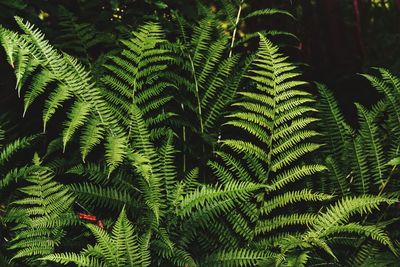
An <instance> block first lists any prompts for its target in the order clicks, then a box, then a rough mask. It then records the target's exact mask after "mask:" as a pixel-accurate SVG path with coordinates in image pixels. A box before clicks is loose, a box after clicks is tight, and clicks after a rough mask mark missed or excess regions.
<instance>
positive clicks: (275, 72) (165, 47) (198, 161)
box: [0, 1, 400, 266]
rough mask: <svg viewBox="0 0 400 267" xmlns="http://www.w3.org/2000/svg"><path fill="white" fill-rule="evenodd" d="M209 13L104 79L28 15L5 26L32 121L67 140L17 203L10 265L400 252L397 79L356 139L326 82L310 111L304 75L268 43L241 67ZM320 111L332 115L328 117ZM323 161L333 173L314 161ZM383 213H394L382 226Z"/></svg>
mask: <svg viewBox="0 0 400 267" xmlns="http://www.w3.org/2000/svg"><path fill="white" fill-rule="evenodd" d="M223 2H224V4H225V5H226V8H227V9H231V8H230V6H229V5H230V4H228V2H227V1H223ZM240 8H241V6H240V7H239V10H240ZM204 13H205V14H206V15H205V16H204V18H203V19H202V20H201V21H200V22H199V23H196V24H195V25H193V24H190V23H188V22H187V21H186V20H185V19H184V18H183V17H182V16H179V14H177V13H176V14H175V15H176V16H175V17H174V20H175V21H177V22H178V24H177V25H178V26H179V34H178V37H177V38H176V40H174V39H173V38H172V37H171V36H167V35H166V34H165V33H164V30H163V27H162V24H160V23H159V22H149V23H146V24H144V25H143V26H140V27H138V29H137V30H135V31H133V32H132V33H131V35H130V38H129V39H128V40H121V44H122V45H121V46H122V47H120V50H119V52H115V53H113V55H112V56H110V57H107V58H106V59H101V60H100V61H98V63H99V64H98V66H97V67H96V70H95V72H96V73H95V74H92V73H91V71H90V70H89V68H90V66H89V67H87V66H85V65H83V64H81V63H79V61H78V60H77V59H75V58H73V57H72V56H70V55H68V54H66V53H64V52H61V51H59V50H57V49H56V48H54V47H53V46H52V45H50V43H49V41H47V39H46V38H45V37H44V35H43V34H42V33H41V32H40V31H39V30H37V29H35V28H34V26H32V25H31V24H29V23H28V22H24V21H23V20H22V19H21V18H18V17H17V18H16V21H17V23H18V25H19V27H20V28H21V30H22V33H18V32H13V31H10V30H7V29H5V28H0V41H1V44H2V46H3V47H4V49H5V53H6V57H7V60H8V62H9V64H10V65H11V66H12V67H13V68H14V72H15V75H16V78H17V85H16V89H17V91H18V95H22V96H23V98H24V115H29V108H31V107H32V106H33V105H36V106H39V108H40V109H41V110H43V116H42V117H43V130H44V132H51V133H53V135H54V134H55V135H58V136H59V135H60V133H61V136H59V137H56V138H55V139H51V140H50V142H49V143H48V147H47V149H46V150H47V152H46V154H45V156H44V157H43V160H40V159H39V157H38V156H36V157H35V160H34V163H35V164H34V166H33V167H32V168H31V169H29V170H30V172H29V175H28V176H27V177H25V181H26V182H28V183H31V184H32V185H29V186H23V187H22V188H21V189H20V191H22V192H23V193H24V194H26V195H28V196H27V197H24V196H19V195H18V196H16V198H17V199H16V200H14V201H13V204H11V205H10V206H9V207H8V213H7V215H6V217H5V221H6V222H7V223H12V222H13V223H14V224H15V225H16V227H15V228H14V229H13V230H12V232H11V233H13V236H12V238H11V241H10V244H11V246H9V247H8V249H9V250H11V251H12V250H13V249H14V250H16V251H17V252H16V255H15V256H14V260H16V261H17V262H24V263H25V264H30V265H34V264H36V265H37V264H43V265H45V264H48V263H49V261H52V262H56V263H61V264H70V263H74V264H75V265H78V266H110V265H112V266H138V265H140V266H149V265H152V266H153V265H154V266H256V265H261V266H262V265H265V266H271V265H275V266H308V265H311V266H312V265H323V264H332V265H338V266H341V265H343V264H349V265H350V264H354V265H356V264H357V263H360V262H361V263H365V262H367V261H364V259H363V257H364V255H365V251H366V249H367V248H369V247H372V248H374V249H376V251H379V250H381V251H384V253H389V251H390V253H391V255H392V256H391V257H397V247H396V245H395V244H396V243H395V244H393V242H392V241H391V239H390V237H389V235H388V234H387V232H386V230H387V229H389V227H391V226H392V223H394V222H395V221H396V218H393V217H392V218H389V217H386V215H385V214H386V211H388V210H390V209H393V206H394V205H393V204H395V203H396V202H397V197H398V189H397V190H396V189H395V190H394V191H393V188H396V186H397V183H396V181H393V179H390V176H389V178H387V177H386V175H387V174H390V175H392V174H394V172H395V171H396V167H397V165H398V156H397V150H396V149H393V145H392V143H391V141H390V140H394V141H393V144H396V141H397V140H398V139H397V138H398V137H399V135H398V127H397V128H396V127H395V126H396V125H397V124H396V123H397V122H398V120H397V119H398V118H397V117H396V114H397V105H396V103H397V102H396V101H398V100H397V96H396V95H394V94H393V93H392V92H391V91H390V90H389V89H388V86H393V87H395V88H397V89H398V88H399V84H400V82H398V81H397V78H396V77H395V76H393V75H391V74H390V73H388V72H385V71H383V70H381V72H382V75H383V77H384V81H378V80H375V79H374V78H372V76H368V77H369V79H370V80H371V81H374V82H375V83H376V86H378V85H379V88H381V89H380V90H381V91H382V92H383V93H384V94H385V95H386V97H387V98H386V99H387V101H381V102H379V103H378V104H377V105H376V106H375V107H374V108H373V109H372V110H367V109H366V108H364V107H362V106H361V105H358V112H359V115H360V130H359V132H355V131H354V130H353V129H351V128H350V126H348V125H347V124H346V123H345V121H344V117H343V115H342V114H341V113H340V110H339V108H338V105H337V103H336V102H335V100H334V98H333V96H332V94H331V93H330V92H329V91H328V90H327V89H326V88H324V87H322V86H318V88H319V92H320V94H321V99H320V100H319V104H318V105H315V98H314V97H313V96H312V94H311V93H309V92H308V91H307V83H305V82H303V81H301V80H299V76H300V75H301V73H300V71H299V69H298V67H296V66H295V65H294V64H292V63H289V61H288V59H287V57H286V56H284V55H283V54H281V53H280V52H279V48H278V47H277V46H275V45H274V44H272V42H271V41H269V40H268V39H267V38H266V37H265V36H264V35H263V34H260V35H259V38H260V42H259V49H258V51H257V52H255V53H254V54H251V55H248V56H243V55H242V54H240V53H236V50H235V51H234V50H233V48H234V46H235V42H236V41H235V34H233V35H232V36H231V38H230V39H229V38H228V37H227V36H226V35H225V33H224V31H223V29H222V28H221V27H220V25H219V23H218V21H219V20H218V19H215V17H218V16H220V15H221V14H219V13H218V14H214V15H213V13H212V12H207V11H205V12H204ZM274 13H279V12H278V11H273V10H269V11H268V10H262V11H259V12H258V13H257V12H256V13H254V14H253V15H254V16H255V15H258V14H261V15H263V14H274ZM280 13H282V12H280ZM283 13H284V12H283ZM238 14H240V12H238ZM253 15H252V13H250V17H251V16H253ZM228 16H231V17H232V12H231V13H229V14H228ZM238 17H239V16H238ZM73 22H74V21H73ZM237 24H238V22H235V23H234V24H233V26H232V27H230V28H229V29H230V30H233V31H236V27H237V26H238V25H237ZM84 28H85V26H84ZM64 37H65V36H64ZM83 43H84V45H85V46H86V47H87V48H88V47H90V41H88V40H83ZM78 50H79V49H78ZM83 50H86V48H85V49H83ZM85 53H86V52H85ZM85 53H84V54H85ZM84 58H85V60H87V61H91V59H90V58H89V57H84ZM99 74H101V75H99ZM100 77H101V78H100ZM397 89H396V90H397ZM40 98H41V99H43V101H42V102H41V101H39V99H40ZM60 110H64V111H67V112H66V113H67V115H66V117H65V116H62V114H61V113H62V112H58V114H59V115H60V118H59V119H58V120H56V121H55V124H54V125H55V126H54V127H52V128H49V127H48V125H49V123H50V120H51V119H53V120H54V118H53V117H55V116H56V115H55V114H56V113H57V111H60ZM318 111H319V112H321V114H322V116H324V118H326V120H324V121H319V120H318V118H317V116H318ZM383 111H385V112H387V113H386V114H387V116H386V115H385V116H382V112H383ZM381 119H382V120H385V121H386V122H387V123H385V124H382V125H387V128H386V130H387V133H388V134H387V135H383V136H385V137H387V138H385V139H383V140H382V139H381V138H380V136H381V134H382V132H385V131H386V130H382V129H380V128H379V127H378V126H377V123H376V122H377V121H378V120H381ZM60 122H61V123H60ZM323 123H326V124H325V125H323V126H322V127H319V128H320V130H318V125H321V124H323ZM328 129H335V131H334V133H333V134H332V133H331V132H330V131H329V130H328ZM78 135H79V137H78ZM323 143H324V144H325V146H323V145H322V144H323ZM386 148H388V149H389V150H388V151H391V152H390V154H388V155H389V157H390V158H392V159H393V160H392V161H390V162H389V164H387V163H388V161H389V158H386V154H385V153H384V149H386ZM91 152H92V153H91ZM319 155H324V157H326V158H327V159H326V167H325V165H324V164H322V163H321V160H320V159H318V158H317V157H315V158H313V156H319ZM59 157H60V158H61V159H64V161H63V160H60V161H57V159H59ZM54 158H55V159H54ZM66 159H69V160H70V162H69V163H66V162H65V160H66ZM71 165H73V166H72V167H70V166H71ZM65 169H66V171H64V170H65ZM390 169H392V171H390ZM54 173H57V176H58V175H59V176H60V178H59V180H60V182H55V181H53V177H54ZM348 173H350V175H351V177H352V178H351V180H350V181H348V179H347V178H346V176H347V175H348ZM4 181H6V180H4V179H3V180H2V183H5V182H4ZM373 185H377V186H381V187H378V189H376V187H374V186H373ZM310 187H313V188H317V190H312V189H311V188H310ZM389 188H390V193H389V192H386V190H388V189H389ZM338 189H339V190H338ZM353 190H354V191H353ZM321 191H322V193H321ZM74 203H76V205H74ZM328 203H329V204H328ZM31 205H32V206H33V207H31ZM74 208H75V209H84V210H85V212H87V213H90V214H95V215H96V216H98V217H100V218H104V221H105V222H107V223H106V224H105V229H100V228H99V227H98V226H95V225H93V224H89V225H88V226H87V227H86V228H81V227H80V226H81V225H80V224H78V223H77V221H76V216H75V215H74V212H73V209H74ZM379 208H382V209H384V210H385V212H383V213H382V214H383V215H382V217H378V218H377V216H376V214H375V213H374V211H376V210H377V209H379ZM121 209H122V212H121ZM118 214H119V217H118V219H117V221H116V222H115V224H114V227H113V229H112V233H111V234H109V233H108V232H107V229H108V226H109V225H110V224H111V222H110V221H112V220H113V218H116V217H117V215H118ZM128 218H129V219H131V221H129V219H128ZM96 220H97V217H96ZM373 223H375V224H376V225H374V224H373ZM74 225H76V228H74V230H71V229H70V226H74ZM87 228H88V229H89V230H90V232H91V234H92V235H93V236H94V237H95V239H96V243H95V244H94V245H92V244H91V243H92V242H91V240H89V241H86V243H88V246H87V247H86V249H84V250H83V251H82V252H81V253H79V254H78V253H75V252H69V251H78V250H80V249H81V246H79V245H75V246H74V247H73V248H67V247H65V246H64V244H65V243H67V242H69V241H72V240H76V239H78V240H81V239H80V238H81V236H80V235H79V236H75V234H74V233H75V232H74V231H76V230H77V229H79V232H80V233H83V234H87V231H86V230H87ZM33 232H34V233H37V235H32V233H33ZM390 236H392V235H390ZM392 238H396V237H395V236H392ZM354 240H356V241H357V242H354ZM28 243H29V244H30V245H31V246H27V245H26V244H28ZM341 246H346V247H347V246H350V247H353V248H356V249H355V253H354V254H353V255H354V259H351V260H349V261H346V260H342V256H343V255H346V250H343V249H342V248H341ZM71 249H72V250H71ZM56 251H57V252H56ZM55 252H56V253H55ZM19 258H23V261H20V260H18V259H19ZM352 260H353V261H352ZM376 260H377V261H378V260H379V257H376Z"/></svg>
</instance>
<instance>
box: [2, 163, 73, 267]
mask: <svg viewBox="0 0 400 267" xmlns="http://www.w3.org/2000/svg"><path fill="white" fill-rule="evenodd" d="M53 178H54V177H53V174H52V172H51V171H50V170H48V169H46V168H45V167H41V166H36V168H35V170H34V171H32V173H31V174H30V175H29V176H28V177H25V180H26V181H27V182H29V183H30V185H28V186H26V187H23V188H21V189H20V191H21V192H22V193H23V194H24V195H25V197H24V198H21V199H18V200H15V201H14V202H13V203H12V204H11V207H10V208H9V211H8V213H7V215H6V219H5V220H6V221H7V222H9V223H14V224H15V226H14V227H13V229H12V233H13V237H12V239H11V243H10V245H9V248H8V249H9V250H12V251H14V256H13V258H12V259H13V260H17V259H21V258H23V259H24V260H26V261H27V262H31V263H32V262H36V260H37V259H38V258H39V257H41V256H45V255H48V254H51V253H53V252H54V249H55V247H56V246H58V245H59V244H60V243H61V239H62V238H63V236H64V230H63V228H64V227H65V226H68V225H72V224H76V219H75V215H74V214H73V213H72V211H71V206H72V203H73V202H74V198H73V196H72V194H71V193H70V192H69V191H68V190H67V189H66V188H65V187H64V186H63V185H61V184H59V183H57V182H55V181H53ZM36 264H39V263H37V262H36Z"/></svg>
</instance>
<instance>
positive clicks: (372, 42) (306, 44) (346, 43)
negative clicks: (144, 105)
mask: <svg viewBox="0 0 400 267" xmlns="http://www.w3.org/2000/svg"><path fill="white" fill-rule="evenodd" d="M237 2H238V5H239V4H241V5H242V9H243V12H246V10H247V12H250V11H252V10H259V9H265V8H279V9H281V10H285V11H288V12H290V13H291V14H292V15H293V19H288V17H287V16H260V17H255V18H251V19H249V20H246V21H243V22H241V23H240V25H238V32H237V35H238V38H242V39H243V40H244V45H243V46H242V47H241V48H238V49H247V50H249V51H251V50H253V49H254V48H255V47H256V45H255V44H254V43H252V42H251V41H249V42H246V39H247V36H248V34H254V33H255V32H257V31H265V29H278V30H279V31H280V32H281V33H287V34H277V35H276V36H272V37H271V39H272V40H273V41H275V42H276V43H279V44H280V45H281V46H284V47H285V50H286V51H285V52H286V53H287V54H289V55H291V57H292V60H294V61H296V62H300V63H302V64H303V65H304V68H303V70H304V73H305V77H306V78H307V79H308V80H310V81H318V82H322V83H325V84H327V85H328V86H329V87H330V88H332V90H333V91H334V92H335V95H336V96H337V97H338V99H339V102H340V104H341V106H343V107H344V110H345V114H346V115H347V116H348V119H350V121H355V119H356V115H355V114H356V113H355V110H354V106H353V105H352V103H353V102H360V103H363V104H365V105H367V106H368V105H370V104H372V103H374V102H375V101H376V99H377V98H379V95H378V94H377V93H376V92H375V90H373V89H372V88H371V87H370V86H369V84H368V83H367V82H366V81H365V80H364V79H362V78H361V77H359V76H358V75H357V73H361V72H366V71H367V70H368V69H369V68H370V67H374V66H385V67H387V68H389V69H391V70H392V71H393V72H394V73H399V72H400V59H399V57H398V56H397V55H399V52H400V51H399V49H400V46H399V45H398V44H399V41H400V27H399V25H400V0H329V1H318V0H269V1H259V0H246V1H239V0H238V1H237ZM198 3H199V1H196V0H58V1H51V0H12V1H10V0H0V10H1V12H0V23H1V24H3V25H5V26H8V27H11V28H13V27H14V26H15V25H14V22H13V19H12V18H13V16H14V15H19V16H22V17H24V18H26V19H28V20H29V21H31V22H32V23H34V24H36V25H37V26H38V27H39V28H41V29H43V30H44V31H45V32H46V34H47V37H48V38H49V39H50V40H52V41H53V42H54V43H58V44H60V46H59V47H60V48H62V49H64V50H65V51H66V52H70V51H68V46H69V45H70V44H64V45H63V43H62V41H63V40H60V39H58V40H57V37H58V36H60V34H59V31H60V30H62V25H63V19H64V23H65V18H66V17H70V18H73V19H75V20H76V21H79V22H80V23H87V24H90V25H91V27H92V30H90V31H89V30H88V33H90V32H92V31H93V30H95V31H96V34H99V35H98V36H97V37H96V38H95V39H96V40H97V41H98V40H102V42H97V43H94V44H92V47H91V48H90V55H89V56H90V57H93V58H97V57H99V55H101V54H102V53H103V52H104V51H109V50H110V48H111V47H113V43H114V42H115V40H117V39H118V38H120V37H123V36H124V34H125V35H126V34H127V33H128V32H129V31H130V30H131V29H135V28H136V27H137V26H138V25H140V24H142V23H143V22H145V21H149V20H158V21H160V22H161V23H162V24H163V26H164V29H167V31H168V29H169V34H174V33H175V34H176V29H175V25H176V24H174V23H172V22H171V20H173V16H174V14H175V12H178V13H179V14H181V15H182V16H183V17H185V18H186V19H187V20H188V21H193V22H194V21H197V20H198V18H199V16H200V14H199V8H198ZM202 3H203V5H204V7H206V8H208V9H209V11H211V12H214V13H217V12H218V11H219V10H221V9H222V7H221V4H220V3H221V2H220V1H209V0H204V1H202ZM232 19H234V18H232ZM228 20H229V17H228V19H227V17H221V21H220V23H221V27H222V28H224V29H226V33H227V34H230V33H231V32H232V31H230V30H229V29H228V27H230V26H229V25H232V23H231V22H230V21H228ZM293 36H295V38H294V37H293ZM2 53H3V52H2ZM75 56H78V57H79V55H75ZM0 58H1V61H0V62H1V66H0V71H1V73H2V74H3V75H2V76H3V77H5V78H3V79H1V81H0V89H1V98H0V108H1V109H2V111H4V110H10V109H9V108H10V106H14V104H15V103H13V101H14V100H11V99H14V98H13V97H11V96H10V94H12V93H13V92H12V91H10V90H8V88H10V87H12V86H13V84H14V81H13V78H12V77H13V76H12V75H11V70H10V69H9V67H8V66H7V64H5V60H4V55H3V54H1V55H0ZM84 60H90V59H89V58H87V59H84ZM360 85H361V86H360Z"/></svg>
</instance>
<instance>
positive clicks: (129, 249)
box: [42, 209, 148, 267]
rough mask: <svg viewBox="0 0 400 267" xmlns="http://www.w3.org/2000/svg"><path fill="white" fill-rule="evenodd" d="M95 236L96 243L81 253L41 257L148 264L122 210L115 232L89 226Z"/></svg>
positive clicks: (85, 262) (88, 262)
mask: <svg viewBox="0 0 400 267" xmlns="http://www.w3.org/2000/svg"><path fill="white" fill-rule="evenodd" d="M87 227H88V228H89V230H90V231H91V232H92V234H93V235H94V236H95V238H96V244H95V245H94V246H89V247H88V248H86V249H85V250H83V251H82V252H81V253H80V254H76V253H59V254H57V253H56V254H51V255H48V256H46V257H43V258H42V260H45V261H53V262H58V263H61V264H64V265H67V264H69V263H75V264H76V265H79V266H93V267H94V266H148V265H142V261H143V259H144V258H146V256H144V254H142V253H143V252H142V251H141V250H140V244H139V240H138V237H137V234H136V233H135V230H134V227H133V225H132V223H131V222H129V220H128V218H127V216H126V213H125V210H124V209H123V210H122V212H121V214H120V215H119V217H118V220H117V221H116V223H115V225H114V227H113V230H112V234H111V235H110V234H109V233H107V232H106V231H104V230H102V229H100V228H99V227H97V226H94V225H91V224H89V225H87Z"/></svg>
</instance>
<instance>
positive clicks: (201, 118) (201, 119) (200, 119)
mask: <svg viewBox="0 0 400 267" xmlns="http://www.w3.org/2000/svg"><path fill="white" fill-rule="evenodd" d="M189 60H190V65H191V67H192V74H193V79H194V86H195V91H196V92H195V95H196V101H197V113H198V115H199V122H200V132H201V134H203V133H204V125H203V116H202V110H201V100H200V94H199V83H198V81H197V77H196V70H195V68H194V62H193V59H192V56H191V55H189Z"/></svg>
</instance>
